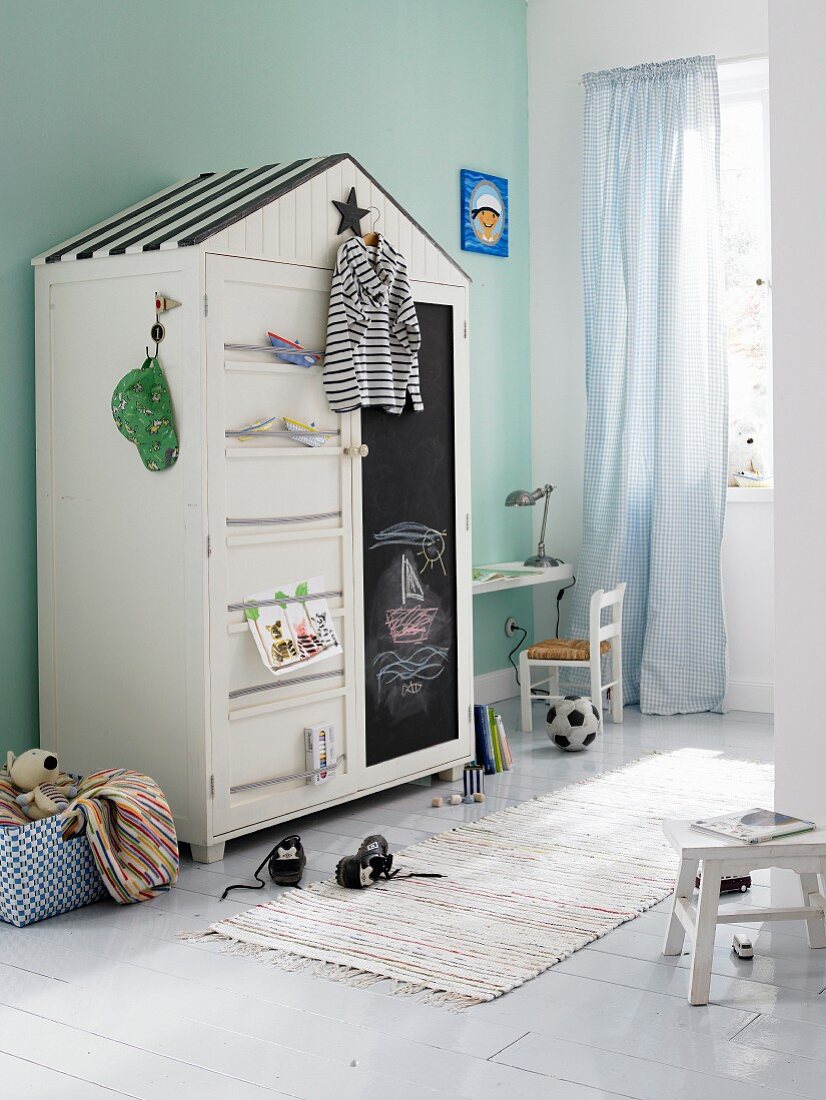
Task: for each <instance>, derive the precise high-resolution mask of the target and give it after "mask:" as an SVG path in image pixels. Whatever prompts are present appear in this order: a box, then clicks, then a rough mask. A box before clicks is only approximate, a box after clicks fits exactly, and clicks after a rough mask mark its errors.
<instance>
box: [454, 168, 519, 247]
mask: <svg viewBox="0 0 826 1100" xmlns="http://www.w3.org/2000/svg"><path fill="white" fill-rule="evenodd" d="M459 190H460V196H461V204H462V205H461V226H462V240H461V244H462V248H463V249H464V250H465V252H483V253H485V254H486V255H488V256H507V255H508V222H509V219H510V210H509V208H508V181H507V180H506V179H503V178H502V176H493V175H490V174H489V173H485V172H474V171H472V170H471V169H470V168H462V169H461V172H460V188H459Z"/></svg>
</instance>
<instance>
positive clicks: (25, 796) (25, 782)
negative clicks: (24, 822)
mask: <svg viewBox="0 0 826 1100" xmlns="http://www.w3.org/2000/svg"><path fill="white" fill-rule="evenodd" d="M6 771H7V772H8V776H9V779H10V780H11V782H12V784H13V786H14V787H16V789H17V790H18V791H22V792H23V793H22V794H20V795H18V796H17V804H18V806H20V808H21V809H22V810H23V813H24V814H25V815H26V817H28V818H30V819H31V820H32V821H40V820H41V818H44V817H51V816H52V815H53V814H59V813H62V812H63V811H64V810H65V809H66V807H67V806H68V805H69V801H70V799H72V798H74V797H75V795H76V794H77V787H76V786H75V785H74V783H73V782H72V779H71V777H70V776H68V775H65V774H64V773H62V772H61V771H60V769H59V768H58V764H57V756H56V755H55V754H54V753H53V752H50V751H49V750H48V749H29V750H28V752H23V753H21V754H20V756H15V755H14V753H13V752H9V753H8V755H7V757H6Z"/></svg>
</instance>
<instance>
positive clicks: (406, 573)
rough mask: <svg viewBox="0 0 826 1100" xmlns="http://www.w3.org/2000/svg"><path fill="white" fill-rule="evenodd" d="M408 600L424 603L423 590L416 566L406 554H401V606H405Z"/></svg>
mask: <svg viewBox="0 0 826 1100" xmlns="http://www.w3.org/2000/svg"><path fill="white" fill-rule="evenodd" d="M408 600H418V601H419V602H420V603H421V602H423V601H424V589H423V588H422V582H421V581H420V580H419V574H418V571H417V569H416V566H415V565H413V563H412V562H411V561H410V558H408V556H407V554H402V606H405V607H406V606H407V601H408Z"/></svg>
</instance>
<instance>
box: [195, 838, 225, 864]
mask: <svg viewBox="0 0 826 1100" xmlns="http://www.w3.org/2000/svg"><path fill="white" fill-rule="evenodd" d="M189 847H190V848H191V850H192V859H193V861H194V862H195V863H220V861H221V860H222V859H223V858H224V842H223V840H222V841H220V842H217V843H215V844H190V846H189Z"/></svg>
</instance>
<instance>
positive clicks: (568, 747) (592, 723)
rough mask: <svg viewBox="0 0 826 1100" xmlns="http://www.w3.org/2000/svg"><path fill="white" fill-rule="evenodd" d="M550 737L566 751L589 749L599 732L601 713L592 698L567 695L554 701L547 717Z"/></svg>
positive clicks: (546, 723)
mask: <svg viewBox="0 0 826 1100" xmlns="http://www.w3.org/2000/svg"><path fill="white" fill-rule="evenodd" d="M545 729H546V730H547V731H548V737H549V738H550V739H551V741H553V743H554V744H555V745H556V746H557V748H560V749H564V750H565V752H579V751H580V750H581V749H587V748H588V746H589V745H592V744H593V743H594V741H595V740H596V737H597V734H598V733H599V713H598V711H597V708H596V707H595V706H594V704H593V703H592V702H591V700H590V699H588V698H586V697H585V696H580V695H566V696H565V698H564V699H560V700H559V702H557V703H554V704H553V706H551V708H550V710H549V711H548V717H547V718H546V719H545Z"/></svg>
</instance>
